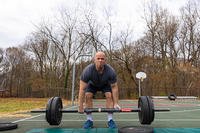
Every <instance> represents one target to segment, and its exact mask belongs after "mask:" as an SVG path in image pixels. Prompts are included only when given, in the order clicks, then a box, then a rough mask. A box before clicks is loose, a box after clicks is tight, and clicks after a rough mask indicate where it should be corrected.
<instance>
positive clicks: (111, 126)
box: [108, 119, 117, 128]
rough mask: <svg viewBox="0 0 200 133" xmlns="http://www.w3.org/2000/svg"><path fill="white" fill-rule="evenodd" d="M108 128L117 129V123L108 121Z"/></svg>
mask: <svg viewBox="0 0 200 133" xmlns="http://www.w3.org/2000/svg"><path fill="white" fill-rule="evenodd" d="M108 128H117V126H116V124H115V122H114V121H113V120H112V119H111V120H110V121H108Z"/></svg>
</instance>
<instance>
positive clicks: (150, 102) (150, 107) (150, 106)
mask: <svg viewBox="0 0 200 133" xmlns="http://www.w3.org/2000/svg"><path fill="white" fill-rule="evenodd" d="M146 98H147V101H148V105H149V117H150V118H149V120H150V122H153V121H154V116H155V112H154V104H153V100H152V99H151V98H150V97H149V96H147V97H146Z"/></svg>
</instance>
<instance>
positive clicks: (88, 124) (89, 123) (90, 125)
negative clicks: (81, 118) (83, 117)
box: [83, 120, 93, 129]
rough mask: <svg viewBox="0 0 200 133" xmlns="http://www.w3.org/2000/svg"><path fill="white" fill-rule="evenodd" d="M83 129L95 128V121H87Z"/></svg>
mask: <svg viewBox="0 0 200 133" xmlns="http://www.w3.org/2000/svg"><path fill="white" fill-rule="evenodd" d="M83 128H85V129H89V128H93V121H91V120H87V121H86V122H85V123H84V125H83Z"/></svg>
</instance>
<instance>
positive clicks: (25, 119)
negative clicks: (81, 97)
mask: <svg viewBox="0 0 200 133" xmlns="http://www.w3.org/2000/svg"><path fill="white" fill-rule="evenodd" d="M75 107H77V106H72V107H68V108H66V109H72V108H75ZM43 115H45V114H39V115H36V116H32V117H29V118H24V119H20V120H16V121H13V122H12V123H18V122H20V121H27V120H30V119H33V118H37V117H40V116H43Z"/></svg>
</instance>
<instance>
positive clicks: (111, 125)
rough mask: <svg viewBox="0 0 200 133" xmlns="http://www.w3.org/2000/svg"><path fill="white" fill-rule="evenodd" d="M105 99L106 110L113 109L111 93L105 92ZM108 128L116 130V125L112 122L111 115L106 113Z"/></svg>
mask: <svg viewBox="0 0 200 133" xmlns="http://www.w3.org/2000/svg"><path fill="white" fill-rule="evenodd" d="M105 97H106V108H113V106H114V105H113V99H112V93H111V92H105ZM108 127H109V128H116V127H117V126H116V124H115V122H114V121H113V113H108Z"/></svg>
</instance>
